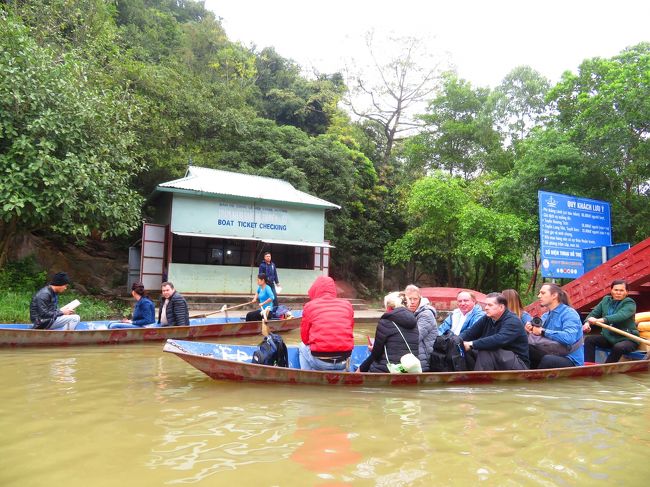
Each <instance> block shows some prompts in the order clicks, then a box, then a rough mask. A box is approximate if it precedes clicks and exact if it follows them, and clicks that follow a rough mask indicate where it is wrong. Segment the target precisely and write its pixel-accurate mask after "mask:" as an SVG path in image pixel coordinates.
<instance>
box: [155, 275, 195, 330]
mask: <svg viewBox="0 0 650 487" xmlns="http://www.w3.org/2000/svg"><path fill="white" fill-rule="evenodd" d="M160 286H161V294H162V295H161V296H160V310H159V311H158V323H160V324H161V325H162V326H189V324H190V313H189V311H188V309H187V301H185V298H184V297H183V296H181V294H180V293H179V292H177V291H176V290H175V289H174V285H173V284H172V283H171V282H163V283H162V284H161V285H160Z"/></svg>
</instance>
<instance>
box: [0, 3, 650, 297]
mask: <svg viewBox="0 0 650 487" xmlns="http://www.w3.org/2000/svg"><path fill="white" fill-rule="evenodd" d="M410 42H411V44H408V45H407V46H406V47H407V48H408V49H412V48H413V44H412V42H414V41H413V40H411V41H410ZM408 49H407V51H408V52H410V50H408ZM386 66H393V67H394V69H397V68H396V67H399V69H397V72H400V73H401V72H407V71H408V74H409V75H413V74H415V75H418V74H419V75H420V77H421V79H420V80H418V79H409V82H410V83H412V85H413V86H423V87H424V86H426V90H424V89H421V90H420V91H418V92H417V94H418V96H417V98H414V99H417V100H422V99H425V100H426V101H427V105H426V109H424V113H421V114H419V115H418V116H417V121H418V123H419V124H420V128H419V130H418V131H417V132H413V131H412V130H406V129H407V128H408V127H406V126H405V125H404V123H405V122H404V120H405V118H404V114H402V113H401V112H399V116H397V115H396V112H395V111H394V110H393V111H391V110H389V109H387V108H386V107H391V106H392V105H391V103H393V104H394V101H395V93H394V92H393V93H392V95H391V91H390V90H384V91H382V90H378V91H372V92H371V93H372V95H373V97H375V98H373V102H375V103H376V104H377V107H378V109H381V110H384V111H382V112H381V113H386V114H387V115H386V117H387V118H381V117H380V118H377V119H373V118H372V117H369V116H365V118H363V119H362V121H360V122H354V121H352V120H351V119H350V117H349V116H348V114H347V113H346V112H344V111H343V110H342V109H340V108H339V105H340V102H341V101H342V100H343V97H344V96H345V95H346V93H351V91H349V90H348V88H349V87H347V86H346V85H345V82H344V81H343V78H342V76H341V75H340V74H339V73H332V74H323V73H316V74H314V75H312V76H305V75H304V74H303V72H302V69H301V67H300V66H298V65H297V64H295V63H294V62H293V61H291V60H290V59H286V58H283V57H282V56H281V55H280V54H279V53H277V52H276V51H275V50H274V49H273V48H272V47H266V48H263V49H261V50H257V49H256V48H247V47H244V46H242V45H240V44H238V43H235V42H232V41H231V40H229V39H228V36H227V34H226V32H225V31H224V29H223V27H222V25H221V23H220V21H219V19H218V18H217V17H216V16H215V14H213V13H211V12H209V11H207V10H206V9H205V8H204V5H203V2H200V1H193V0H184V1H176V0H155V1H154V0H120V1H119V2H113V1H108V2H107V1H104V0H52V1H47V2H46V1H43V0H25V1H22V2H3V3H0V190H1V192H2V201H1V204H0V265H2V259H3V258H4V255H5V254H6V250H7V245H8V242H9V240H10V239H11V237H12V236H13V235H15V234H16V233H17V232H26V231H35V230H45V231H47V232H50V233H54V234H56V235H59V237H63V238H84V237H86V236H88V235H90V234H95V235H101V236H103V237H104V238H113V237H119V236H128V235H129V234H130V232H132V231H133V230H134V229H136V228H137V227H138V226H139V222H140V219H141V213H142V212H144V213H146V212H147V211H149V209H148V208H143V206H142V205H143V202H144V198H146V197H147V196H148V195H149V194H150V192H151V190H152V189H153V188H154V187H155V186H156V185H157V184H158V183H160V182H162V181H168V180H170V179H175V178H177V177H180V176H182V175H183V174H184V172H185V170H186V168H187V166H188V163H190V162H191V163H193V164H196V165H200V166H205V167H213V168H220V169H227V170H235V171H241V172H246V173H254V174H259V175H264V176H272V177H278V178H282V179H285V180H287V181H289V182H291V183H292V184H293V185H294V186H296V187H297V188H299V189H300V190H303V191H307V192H310V193H312V194H316V195H318V196H319V197H321V198H324V199H326V200H328V201H331V202H333V203H336V204H337V205H340V206H341V210H340V211H333V212H328V214H327V224H326V235H325V237H326V238H327V239H329V240H331V241H332V242H333V244H334V245H335V246H336V250H335V252H334V258H333V261H332V265H333V267H332V273H333V274H334V275H335V276H336V277H342V278H347V279H351V280H361V281H363V282H365V283H366V284H368V285H369V286H370V287H371V288H376V287H377V281H376V278H375V276H376V275H377V272H376V271H377V269H378V267H379V266H380V265H381V264H382V263H383V261H384V259H386V260H387V262H388V263H390V264H391V265H392V266H393V269H392V270H393V275H394V276H397V279H396V280H397V281H399V284H405V283H406V281H416V282H424V281H426V282H427V283H430V284H435V285H456V286H471V287H475V288H478V289H481V290H494V289H500V288H504V287H509V286H513V287H520V286H523V285H524V284H525V283H526V281H527V279H526V278H527V277H528V274H529V273H530V271H531V270H532V268H534V267H535V265H536V264H537V260H538V259H537V252H538V250H537V249H538V246H539V242H538V232H539V229H538V222H537V216H536V215H537V210H536V206H537V191H538V190H547V191H557V192H561V193H567V194H573V195H577V196H583V197H591V198H597V199H604V200H608V201H611V202H612V205H613V206H612V210H613V214H612V221H613V222H614V240H615V241H629V242H631V243H635V242H638V241H639V240H641V239H643V238H645V237H646V236H647V235H648V234H649V233H650V223H648V222H650V218H649V217H650V205H649V204H648V200H649V191H650V185H649V181H650V145H649V144H650V133H649V129H650V128H649V120H650V45H648V44H645V43H642V44H639V45H637V46H634V47H631V48H629V49H626V50H625V51H623V52H622V53H620V54H619V55H618V56H615V57H613V58H612V59H589V60H586V61H585V62H584V63H583V64H582V65H581V66H580V68H579V70H578V73H566V74H565V75H564V76H563V78H562V80H561V81H560V82H559V83H557V85H555V86H551V83H550V82H549V81H548V80H546V79H545V78H544V77H543V76H541V75H540V74H539V73H537V72H536V71H535V70H534V69H532V68H530V67H527V66H522V67H519V68H517V69H515V70H513V71H512V72H511V73H508V74H507V75H506V76H505V78H504V80H503V82H502V83H501V84H500V85H499V86H497V87H496V88H494V89H491V88H483V87H473V86H472V85H471V84H470V83H469V82H467V81H466V80H463V79H460V78H459V77H458V76H457V75H455V74H454V73H451V72H450V73H445V74H444V75H443V76H441V77H440V82H439V85H438V86H437V87H435V86H434V85H433V84H432V83H434V81H435V79H438V78H437V66H436V65H434V64H432V65H425V66H418V65H417V63H415V62H414V60H412V59H411V58H408V59H407V58H405V59H402V60H399V59H398V60H394V61H393V62H392V63H391V62H389V63H387V64H386ZM365 81H368V83H366V82H365ZM357 82H358V84H359V86H362V87H365V88H366V89H365V92H366V94H367V93H368V92H369V88H368V87H370V86H371V85H372V82H371V80H364V79H363V73H360V74H359V77H358V78H357ZM390 86H392V85H390ZM396 86H411V85H406V84H403V85H399V84H398V85H396ZM434 88H435V89H434ZM382 93H383V95H382ZM384 95H386V96H387V99H386V100H382V99H381V97H382V96H384ZM389 95H391V96H389ZM397 99H401V98H399V97H398V98H397ZM366 115H367V114H366ZM388 120H390V121H391V124H388V123H387V121H388ZM392 121H394V123H393V122H392ZM400 134H401V135H400ZM529 259H530V260H532V261H533V265H532V266H531V265H528V266H527V267H528V271H525V270H524V266H523V265H522V264H524V263H526V264H528V261H529Z"/></svg>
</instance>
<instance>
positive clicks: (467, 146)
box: [404, 73, 507, 179]
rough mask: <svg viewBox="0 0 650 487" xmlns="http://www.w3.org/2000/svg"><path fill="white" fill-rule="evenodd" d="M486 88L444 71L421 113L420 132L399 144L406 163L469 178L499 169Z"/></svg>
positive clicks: (502, 156) (416, 168) (421, 169)
mask: <svg viewBox="0 0 650 487" xmlns="http://www.w3.org/2000/svg"><path fill="white" fill-rule="evenodd" d="M490 95H491V93H490V90H489V89H487V88H477V89H475V88H473V87H472V86H471V84H470V83H469V82H468V81H465V80H463V79H460V78H458V77H457V76H456V75H455V74H454V73H445V74H444V76H443V85H442V89H441V93H440V94H439V95H438V96H437V97H436V98H434V99H433V100H432V101H431V102H430V103H429V105H428V107H427V113H426V114H424V115H420V116H419V118H420V119H421V120H422V122H423V127H422V130H421V133H420V134H418V135H416V136H414V137H412V138H411V139H410V140H409V141H408V142H407V143H406V144H405V148H404V156H405V158H406V160H407V163H406V164H407V168H408V170H409V171H410V172H411V173H412V174H416V175H417V174H418V173H419V174H420V175H424V174H426V173H427V172H428V171H431V170H434V169H441V170H444V171H447V172H448V173H449V174H452V175H462V176H463V177H464V178H465V179H471V178H474V177H476V176H477V175H479V174H480V173H481V172H483V171H486V170H487V171H489V170H492V169H495V170H498V171H500V172H501V171H503V169H504V167H507V164H506V163H504V160H506V159H507V157H506V154H505V153H504V151H503V149H502V146H501V135H500V134H499V132H497V131H496V130H495V119H494V111H493V106H492V104H491V103H490Z"/></svg>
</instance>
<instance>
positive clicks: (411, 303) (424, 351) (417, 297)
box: [404, 284, 438, 372]
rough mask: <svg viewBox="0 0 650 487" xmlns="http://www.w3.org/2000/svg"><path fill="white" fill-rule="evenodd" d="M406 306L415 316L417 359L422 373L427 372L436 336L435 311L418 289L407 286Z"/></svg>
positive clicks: (405, 292) (412, 285) (411, 285)
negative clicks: (417, 337) (418, 334)
mask: <svg viewBox="0 0 650 487" xmlns="http://www.w3.org/2000/svg"><path fill="white" fill-rule="evenodd" d="M404 294H405V296H406V306H407V307H408V309H409V310H411V311H412V312H413V314H415V319H416V321H417V324H418V331H419V333H420V341H419V347H418V358H419V359H420V363H421V364H422V372H428V371H429V358H430V357H431V351H432V350H433V342H435V341H436V337H437V336H438V323H437V321H436V309H435V308H434V307H433V306H431V303H430V302H429V300H428V299H427V298H423V297H422V294H421V293H420V288H419V287H417V286H415V285H414V284H409V285H408V286H406V289H405V290H404Z"/></svg>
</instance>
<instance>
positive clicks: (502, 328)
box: [460, 293, 530, 370]
mask: <svg viewBox="0 0 650 487" xmlns="http://www.w3.org/2000/svg"><path fill="white" fill-rule="evenodd" d="M460 337H461V338H462V339H463V341H464V346H465V351H466V352H467V353H468V354H470V355H472V356H474V357H475V359H476V365H475V366H474V370H524V369H527V368H529V367H530V361H529V359H528V337H527V335H526V330H524V326H523V325H522V323H521V320H520V319H519V317H518V316H517V315H516V314H514V313H513V312H512V311H510V310H509V309H508V300H507V299H506V298H505V296H504V295H503V294H499V293H491V294H488V295H487V297H486V299H485V316H483V317H482V318H481V319H479V320H478V321H477V322H476V323H474V325H473V326H472V327H471V328H468V329H467V330H465V331H463V332H462V333H461V334H460Z"/></svg>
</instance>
